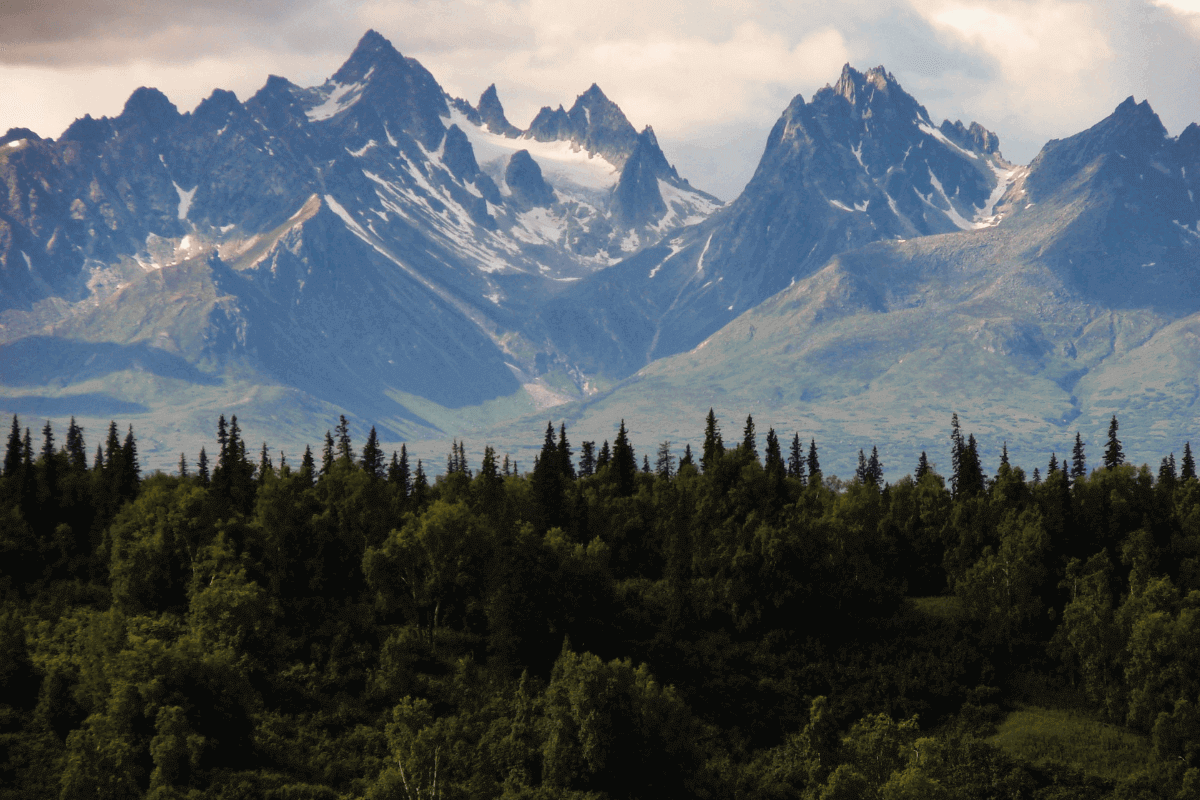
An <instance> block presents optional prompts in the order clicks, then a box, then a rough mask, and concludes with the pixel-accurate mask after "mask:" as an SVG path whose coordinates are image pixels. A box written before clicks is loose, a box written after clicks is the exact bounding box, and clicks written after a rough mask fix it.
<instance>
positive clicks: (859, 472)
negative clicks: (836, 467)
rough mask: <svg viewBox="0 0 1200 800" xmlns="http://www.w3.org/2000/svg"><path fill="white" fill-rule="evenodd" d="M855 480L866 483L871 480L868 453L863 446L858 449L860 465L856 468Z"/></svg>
mask: <svg viewBox="0 0 1200 800" xmlns="http://www.w3.org/2000/svg"><path fill="white" fill-rule="evenodd" d="M854 480H856V481H858V482H859V483H861V484H864V485H865V484H867V483H870V482H871V478H870V476H869V474H868V472H867V455H866V453H864V452H863V451H862V448H861V447H860V448H859V449H858V466H857V467H855V468H854Z"/></svg>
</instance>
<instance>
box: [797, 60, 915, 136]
mask: <svg viewBox="0 0 1200 800" xmlns="http://www.w3.org/2000/svg"><path fill="white" fill-rule="evenodd" d="M842 100H844V101H846V102H847V103H849V104H850V107H851V108H852V109H854V112H855V113H854V114H853V116H854V117H856V118H858V119H862V120H870V121H872V122H874V123H876V124H878V123H879V122H884V123H898V122H913V121H914V120H922V121H925V122H928V121H929V114H928V113H927V112H926V111H925V109H924V107H922V106H921V104H920V103H918V102H917V101H916V99H914V98H913V96H912V95H910V94H909V93H908V92H906V91H904V89H903V88H902V87H901V86H900V83H899V82H898V81H897V80H896V77H895V76H894V75H892V73H890V72H888V71H887V69H886V68H884V67H883V66H882V65H880V66H877V67H872V68H871V69H869V70H867V71H866V72H865V73H864V72H859V71H858V70H856V69H854V67H852V66H850V65H849V64H846V65H845V66H843V67H842V74H841V75H840V76H839V77H838V79H837V83H835V84H834V85H833V86H826V87H825V88H823V89H819V90H818V91H817V93H816V94H815V95H813V103H814V104H816V105H819V106H826V105H830V104H832V103H835V102H839V101H842Z"/></svg>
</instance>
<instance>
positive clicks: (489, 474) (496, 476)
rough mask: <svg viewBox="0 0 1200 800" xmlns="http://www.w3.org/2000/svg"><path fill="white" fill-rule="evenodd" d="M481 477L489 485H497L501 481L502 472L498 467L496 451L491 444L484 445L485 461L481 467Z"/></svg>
mask: <svg viewBox="0 0 1200 800" xmlns="http://www.w3.org/2000/svg"><path fill="white" fill-rule="evenodd" d="M479 477H480V478H482V479H483V480H484V483H485V484H487V485H495V484H496V483H497V482H498V481H499V480H500V470H499V468H498V467H497V466H496V451H495V450H494V449H493V448H492V446H491V445H490V444H489V445H484V448H483V461H482V462H481V463H480V465H479Z"/></svg>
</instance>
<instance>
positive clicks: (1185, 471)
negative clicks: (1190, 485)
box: [1179, 441, 1196, 481]
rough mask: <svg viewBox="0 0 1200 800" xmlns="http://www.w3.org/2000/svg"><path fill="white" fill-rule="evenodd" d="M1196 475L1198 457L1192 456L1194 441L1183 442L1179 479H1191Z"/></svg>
mask: <svg viewBox="0 0 1200 800" xmlns="http://www.w3.org/2000/svg"><path fill="white" fill-rule="evenodd" d="M1195 477H1196V459H1194V458H1192V443H1191V442H1190V441H1187V442H1184V443H1183V460H1182V461H1181V462H1180V465H1179V479H1180V480H1181V481H1186V480H1191V479H1193V478H1195Z"/></svg>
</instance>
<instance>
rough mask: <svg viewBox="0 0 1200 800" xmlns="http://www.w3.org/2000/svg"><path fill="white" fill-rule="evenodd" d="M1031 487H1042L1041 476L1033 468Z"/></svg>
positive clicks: (1035, 468) (1036, 469)
mask: <svg viewBox="0 0 1200 800" xmlns="http://www.w3.org/2000/svg"><path fill="white" fill-rule="evenodd" d="M1033 485H1034V486H1041V485H1042V474H1041V472H1039V471H1038V468H1037V467H1034V468H1033Z"/></svg>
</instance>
